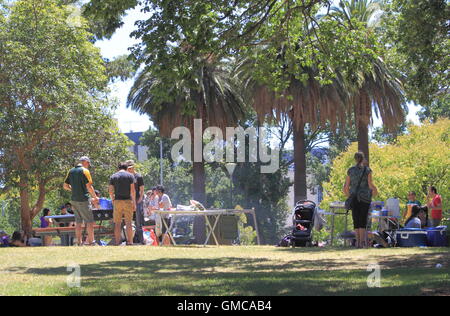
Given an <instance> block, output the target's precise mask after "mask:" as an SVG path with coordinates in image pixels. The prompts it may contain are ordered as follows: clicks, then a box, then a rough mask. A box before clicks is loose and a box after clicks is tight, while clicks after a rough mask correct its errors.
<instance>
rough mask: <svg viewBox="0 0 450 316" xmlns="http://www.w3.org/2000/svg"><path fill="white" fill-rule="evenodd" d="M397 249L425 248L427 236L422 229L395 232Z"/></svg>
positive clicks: (406, 229)
mask: <svg viewBox="0 0 450 316" xmlns="http://www.w3.org/2000/svg"><path fill="white" fill-rule="evenodd" d="M397 246H398V247H427V246H428V234H427V231H426V230H424V229H414V228H405V229H400V230H398V231H397Z"/></svg>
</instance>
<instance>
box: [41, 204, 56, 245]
mask: <svg viewBox="0 0 450 316" xmlns="http://www.w3.org/2000/svg"><path fill="white" fill-rule="evenodd" d="M47 216H51V211H50V210H49V209H48V208H45V209H44V210H43V211H42V216H41V218H40V220H41V228H49V227H51V226H53V220H52V219H47V218H46V217H47ZM43 242H44V246H50V245H51V244H52V242H53V237H52V236H44V237H43Z"/></svg>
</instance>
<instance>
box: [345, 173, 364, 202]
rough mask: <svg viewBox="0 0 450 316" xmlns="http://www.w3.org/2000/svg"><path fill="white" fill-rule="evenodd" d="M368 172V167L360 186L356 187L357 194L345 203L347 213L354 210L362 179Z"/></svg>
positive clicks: (352, 195) (359, 184)
mask: <svg viewBox="0 0 450 316" xmlns="http://www.w3.org/2000/svg"><path fill="white" fill-rule="evenodd" d="M366 170H367V167H364V171H363V173H362V175H361V178H360V179H359V183H358V186H357V187H356V191H355V193H353V194H351V195H350V197H349V198H348V199H347V200H346V201H345V209H346V210H347V211H350V210H353V209H354V206H355V203H356V201H357V199H358V192H359V188H360V187H361V182H362V179H363V178H364V175H365V174H366Z"/></svg>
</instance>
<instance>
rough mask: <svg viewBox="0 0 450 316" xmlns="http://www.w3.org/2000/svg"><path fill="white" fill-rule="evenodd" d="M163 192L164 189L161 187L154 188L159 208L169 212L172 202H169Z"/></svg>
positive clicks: (168, 198)
mask: <svg viewBox="0 0 450 316" xmlns="http://www.w3.org/2000/svg"><path fill="white" fill-rule="evenodd" d="M164 192H165V189H164V187H163V186H162V185H159V186H157V187H156V195H158V200H159V208H160V209H162V210H163V211H170V209H171V208H172V201H170V197H169V196H168V195H167V194H165V193H164Z"/></svg>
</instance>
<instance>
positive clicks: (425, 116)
mask: <svg viewBox="0 0 450 316" xmlns="http://www.w3.org/2000/svg"><path fill="white" fill-rule="evenodd" d="M418 115H419V118H420V120H421V121H422V122H425V121H431V122H436V121H437V120H438V119H439V118H441V117H443V118H450V96H449V94H448V93H447V94H444V95H442V96H439V97H437V98H435V100H433V101H432V102H431V104H429V105H427V106H424V107H423V109H422V111H420V112H419V113H418Z"/></svg>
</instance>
